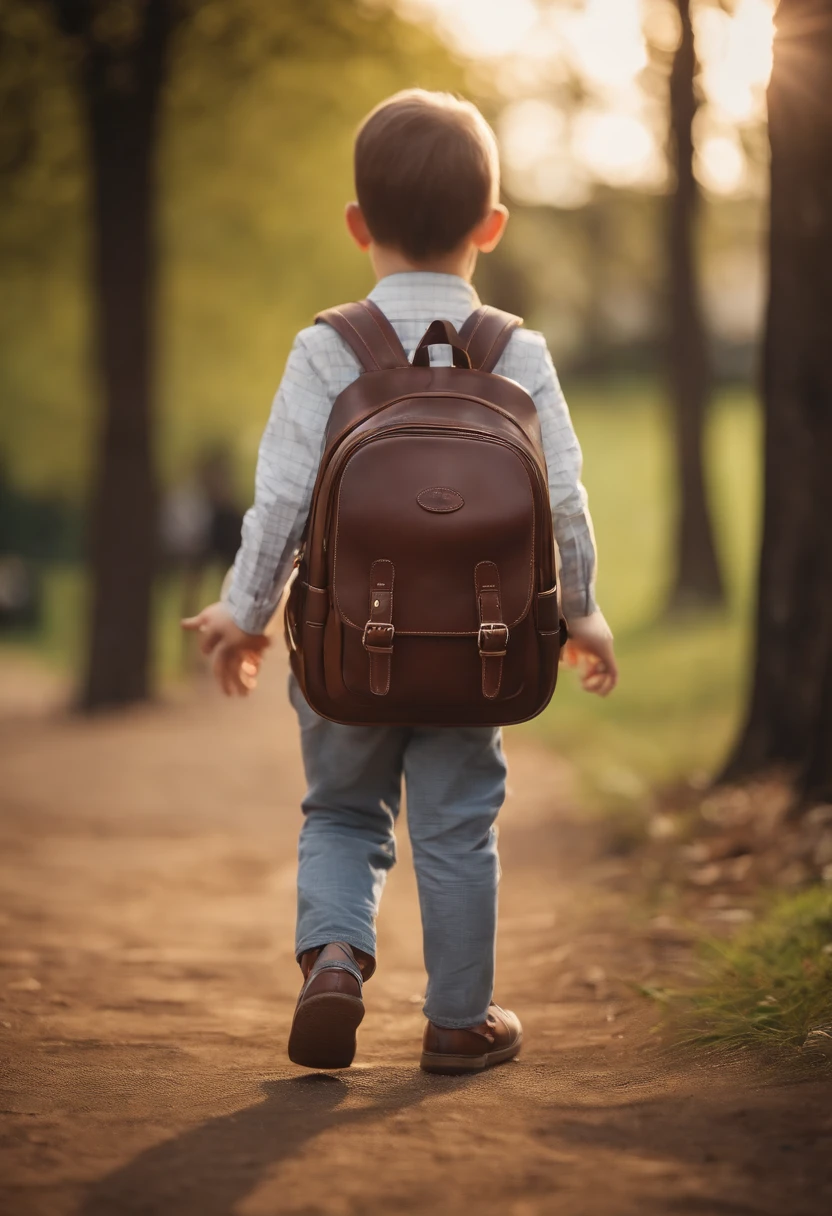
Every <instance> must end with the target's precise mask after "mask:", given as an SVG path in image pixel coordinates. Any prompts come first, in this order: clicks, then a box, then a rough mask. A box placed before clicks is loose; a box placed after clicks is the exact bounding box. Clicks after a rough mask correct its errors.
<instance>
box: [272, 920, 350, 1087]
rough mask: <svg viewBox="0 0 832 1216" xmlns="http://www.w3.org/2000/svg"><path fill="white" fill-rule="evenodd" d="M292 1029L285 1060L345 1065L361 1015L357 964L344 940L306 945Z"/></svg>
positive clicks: (316, 1065)
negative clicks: (308, 947) (313, 947)
mask: <svg viewBox="0 0 832 1216" xmlns="http://www.w3.org/2000/svg"><path fill="white" fill-rule="evenodd" d="M301 969H302V971H303V974H304V976H305V980H304V985H303V987H302V988H301V990H300V996H299V997H298V1003H297V1007H296V1008H295V1016H294V1019H293V1021H292V1029H291V1032H290V1034H289V1059H290V1060H291V1061H292V1063H293V1064H302V1065H303V1067H304V1068H349V1066H350V1064H352V1061H353V1057H354V1056H355V1032H356V1030H357V1029H358V1027H359V1026H360V1024H361V1020H362V1018H363V1017H364V1001H363V1000H362V998H361V992H362V988H363V976H362V973H361V967H360V965H359V963H358V961H357V959H356V957H355V954H354V953H353V950H352V948H351V947H350V946H348V945H347V943H346V942H332V943H331V944H330V945H328V946H324V947H323V948H322V949H321V950H309V951H307V952H306V954H304V955H303V957H302V959H301Z"/></svg>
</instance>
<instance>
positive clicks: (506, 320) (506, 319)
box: [459, 305, 523, 372]
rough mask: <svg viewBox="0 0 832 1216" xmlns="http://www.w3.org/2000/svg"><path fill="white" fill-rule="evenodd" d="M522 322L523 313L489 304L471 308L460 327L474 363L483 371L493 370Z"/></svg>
mask: <svg viewBox="0 0 832 1216" xmlns="http://www.w3.org/2000/svg"><path fill="white" fill-rule="evenodd" d="M522 324H523V318H522V317H516V316H515V315H514V313H511V312H503V311H502V310H501V309H499V308H490V307H488V306H487V305H483V307H482V308H477V309H476V310H475V311H474V312H472V313H471V315H470V317H468V318H467V320H466V321H465V323H464V324H463V326H462V328H461V329H460V331H459V336H460V338H461V339H462V345H463V346H464V347H465V349H466V351H467V352H468V356H469V358H470V360H471V367H474V368H476V369H477V370H478V371H481V372H491V371H493V370H494V367H495V365H496V363H497V360H498V359H499V358H500V355H501V354H502V353H503V351H504V350H505V348H506V346H507V345H508V342H509V339H510V338H511V335H512V334H513V333H514V331H515V329H517V328H518V326H520V325H522Z"/></svg>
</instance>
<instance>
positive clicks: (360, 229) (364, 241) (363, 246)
mask: <svg viewBox="0 0 832 1216" xmlns="http://www.w3.org/2000/svg"><path fill="white" fill-rule="evenodd" d="M345 218H346V221H347V230H348V231H349V234H350V236H351V237H352V239H353V240H354V241H355V243H356V245H357V246H358V248H359V249H360V250H361V252H362V253H366V252H367V250H368V249H369V248H370V246H371V245H372V243H373V238H372V236H371V235H370V229H369V228H368V227H367V221H366V220H365V219H364V212H363V211H362V210H361V208H360V207H359V205H358V203H347V210H346V216H345Z"/></svg>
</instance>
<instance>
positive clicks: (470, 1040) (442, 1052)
mask: <svg viewBox="0 0 832 1216" xmlns="http://www.w3.org/2000/svg"><path fill="white" fill-rule="evenodd" d="M522 1046H523V1027H522V1026H521V1025H520V1019H519V1018H518V1017H517V1015H516V1014H515V1013H512V1012H511V1011H510V1010H508V1009H501V1008H500V1006H499V1005H489V1007H488V1017H487V1018H486V1019H485V1021H484V1022H483V1024H482V1025H481V1026H472V1027H471V1028H470V1029H466V1030H448V1029H446V1028H445V1027H443V1026H434V1024H433V1022H428V1024H427V1026H426V1027H425V1038H424V1042H423V1044H422V1059H421V1065H422V1068H424V1070H425V1072H446V1073H460V1072H480V1071H481V1070H482V1069H483V1068H491V1066H492V1065H493V1064H502V1063H503V1061H504V1060H510V1059H512V1057H513V1056H516V1055H517V1053H518V1051H519V1050H520V1048H521V1047H522Z"/></svg>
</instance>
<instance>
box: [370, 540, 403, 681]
mask: <svg viewBox="0 0 832 1216" xmlns="http://www.w3.org/2000/svg"><path fill="white" fill-rule="evenodd" d="M394 577H395V571H394V569H393V563H392V562H388V561H385V560H383V559H379V561H375V562H373V564H372V566H371V567H370V617H369V620H368V621H367V624H366V625H365V626H364V636H363V638H362V642H363V644H364V649H365V650H366V651H367V654H368V655H369V656H370V692H372V693H374V694H375V695H376V696H377V697H383V696H386V695H387V693H388V692H389V691H390V669H391V667H392V665H393V638H394V637H395V635H396V630H395V629H394V627H393V579H394Z"/></svg>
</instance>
